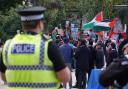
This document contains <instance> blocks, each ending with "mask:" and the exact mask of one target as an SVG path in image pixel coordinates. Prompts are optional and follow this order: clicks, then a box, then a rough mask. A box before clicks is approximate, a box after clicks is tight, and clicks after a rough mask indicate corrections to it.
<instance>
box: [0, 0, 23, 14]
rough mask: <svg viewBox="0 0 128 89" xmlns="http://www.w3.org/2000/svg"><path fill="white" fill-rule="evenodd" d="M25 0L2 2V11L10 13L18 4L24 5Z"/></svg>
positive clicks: (0, 9)
mask: <svg viewBox="0 0 128 89" xmlns="http://www.w3.org/2000/svg"><path fill="white" fill-rule="evenodd" d="M22 1H23V0H0V11H2V12H5V11H8V10H9V9H10V8H11V7H16V5H17V4H22Z"/></svg>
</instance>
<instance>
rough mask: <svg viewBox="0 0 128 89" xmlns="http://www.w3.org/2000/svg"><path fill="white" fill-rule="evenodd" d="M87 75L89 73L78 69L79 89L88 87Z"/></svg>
mask: <svg viewBox="0 0 128 89" xmlns="http://www.w3.org/2000/svg"><path fill="white" fill-rule="evenodd" d="M86 74H87V72H86V71H85V70H80V69H78V68H76V86H77V87H78V88H85V87H86V81H87V78H86Z"/></svg>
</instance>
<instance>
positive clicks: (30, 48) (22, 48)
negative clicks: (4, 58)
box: [11, 44, 35, 54]
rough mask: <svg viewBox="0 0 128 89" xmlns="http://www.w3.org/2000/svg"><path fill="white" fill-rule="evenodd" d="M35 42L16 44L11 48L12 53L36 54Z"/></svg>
mask: <svg viewBox="0 0 128 89" xmlns="http://www.w3.org/2000/svg"><path fill="white" fill-rule="evenodd" d="M34 52H35V45H34V44H15V45H14V47H13V48H12V50H11V53H12V54H34Z"/></svg>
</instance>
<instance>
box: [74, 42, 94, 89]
mask: <svg viewBox="0 0 128 89" xmlns="http://www.w3.org/2000/svg"><path fill="white" fill-rule="evenodd" d="M90 55H91V54H90V52H89V49H88V47H87V45H86V41H84V40H82V41H81V44H80V45H79V47H78V48H77V50H76V53H75V59H76V85H75V86H74V87H77V88H82V89H83V88H85V87H86V81H87V77H86V74H87V73H88V70H89V60H90Z"/></svg>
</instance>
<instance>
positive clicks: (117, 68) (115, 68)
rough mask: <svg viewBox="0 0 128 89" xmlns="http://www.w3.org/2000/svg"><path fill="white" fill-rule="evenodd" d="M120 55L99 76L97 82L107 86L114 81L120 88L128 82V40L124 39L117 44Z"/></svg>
mask: <svg viewBox="0 0 128 89" xmlns="http://www.w3.org/2000/svg"><path fill="white" fill-rule="evenodd" d="M119 54H120V57H119V58H118V59H116V60H114V61H113V62H112V63H111V64H110V66H108V68H106V70H104V71H103V72H102V73H101V75H100V78H99V82H100V83H101V84H102V85H103V86H105V87H107V86H109V85H113V84H114V83H115V84H116V86H117V87H118V88H119V89H122V87H123V86H125V85H126V84H127V83H128V40H124V41H123V42H122V43H121V44H120V46H119Z"/></svg>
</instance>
